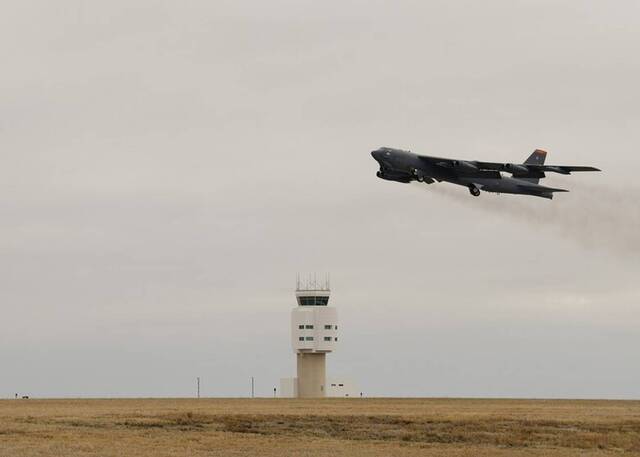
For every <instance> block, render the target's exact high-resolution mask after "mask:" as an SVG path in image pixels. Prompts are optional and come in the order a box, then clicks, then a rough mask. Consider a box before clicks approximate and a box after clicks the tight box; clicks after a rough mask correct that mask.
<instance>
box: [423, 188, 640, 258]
mask: <svg viewBox="0 0 640 457" xmlns="http://www.w3.org/2000/svg"><path fill="white" fill-rule="evenodd" d="M416 185H420V186H422V188H425V190H428V191H430V192H434V193H437V194H439V195H443V196H446V197H447V198H449V199H451V200H455V201H456V202H458V203H460V204H466V205H468V206H472V207H474V208H475V209H476V210H482V211H489V212H492V213H495V214H498V215H501V216H503V217H510V218H513V219H516V220H518V221H519V222H523V223H526V224H528V225H530V226H534V227H549V228H551V229H553V230H556V231H557V232H558V233H560V234H561V235H562V236H564V237H566V238H568V239H571V240H573V241H576V242H578V243H580V244H582V245H583V246H585V247H589V248H594V249H606V250H608V251H610V252H611V253H614V254H616V255H625V256H630V257H633V256H636V257H640V203H639V202H640V190H639V189H626V190H615V189H611V188H607V187H592V186H585V185H580V184H575V183H574V184H572V186H571V192H570V193H568V194H557V197H556V198H555V199H554V200H553V201H549V200H546V199H539V198H536V197H528V196H518V195H495V194H490V193H486V192H483V193H482V195H481V196H480V197H478V198H474V197H472V196H471V195H469V193H468V191H467V190H466V189H464V188H463V187H458V186H451V185H448V184H444V183H442V184H439V185H438V184H432V185H429V186H425V185H424V184H418V183H416Z"/></svg>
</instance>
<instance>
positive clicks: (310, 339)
mask: <svg viewBox="0 0 640 457" xmlns="http://www.w3.org/2000/svg"><path fill="white" fill-rule="evenodd" d="M305 340H307V341H313V337H312V336H307V337H305Z"/></svg>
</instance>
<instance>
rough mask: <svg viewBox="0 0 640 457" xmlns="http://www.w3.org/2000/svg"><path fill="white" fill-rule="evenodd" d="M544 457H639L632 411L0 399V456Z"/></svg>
mask: <svg viewBox="0 0 640 457" xmlns="http://www.w3.org/2000/svg"><path fill="white" fill-rule="evenodd" d="M543 455H544V456H551V455H553V456H578V455H580V456H604V455H640V401H558V400H547V401H545V400H472V399H325V400H284V399H253V400H251V399H200V400H196V399H141V400H138V399H135V400H134V399H131V400H121V399H118V400H2V401H0V456H2V457H20V456H69V457H73V456H274V457H275V456H278V457H282V456H332V457H335V456H356V457H357V456H367V457H375V456H394V457H395V456H543Z"/></svg>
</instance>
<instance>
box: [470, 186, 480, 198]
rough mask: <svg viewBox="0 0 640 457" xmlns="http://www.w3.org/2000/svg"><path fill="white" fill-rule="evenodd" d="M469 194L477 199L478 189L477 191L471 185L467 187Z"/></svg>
mask: <svg viewBox="0 0 640 457" xmlns="http://www.w3.org/2000/svg"><path fill="white" fill-rule="evenodd" d="M469 192H470V193H471V195H473V196H474V197H479V196H480V189H478V188H477V187H476V186H474V185H473V184H471V185H470V186H469Z"/></svg>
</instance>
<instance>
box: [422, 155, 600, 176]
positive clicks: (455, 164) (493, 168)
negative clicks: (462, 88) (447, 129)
mask: <svg viewBox="0 0 640 457" xmlns="http://www.w3.org/2000/svg"><path fill="white" fill-rule="evenodd" d="M419 157H420V158H421V159H422V160H424V161H426V162H429V163H430V164H432V165H436V166H440V167H443V168H449V169H452V170H455V171H456V172H458V173H460V174H464V175H470V176H478V177H479V176H480V175H483V177H499V176H495V175H497V174H499V172H501V171H504V172H507V173H511V174H513V175H514V176H515V177H521V178H544V176H545V175H544V173H545V171H548V172H552V173H560V174H563V175H569V174H571V173H572V172H574V171H601V170H600V169H598V168H595V167H582V166H574V165H537V164H528V163H500V162H483V161H479V160H455V159H445V158H441V157H430V156H423V155H421V156H419Z"/></svg>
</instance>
